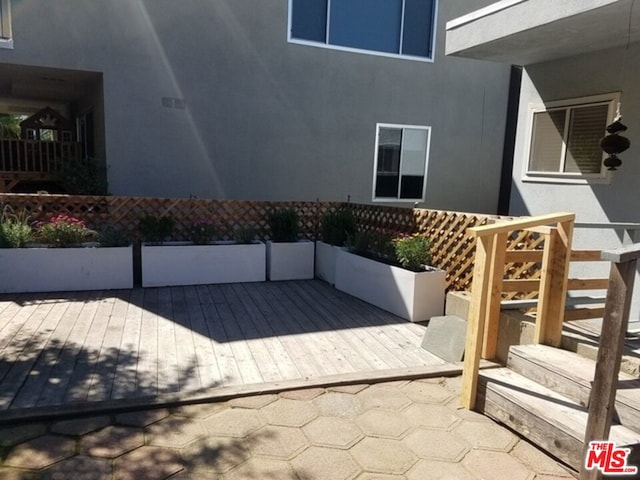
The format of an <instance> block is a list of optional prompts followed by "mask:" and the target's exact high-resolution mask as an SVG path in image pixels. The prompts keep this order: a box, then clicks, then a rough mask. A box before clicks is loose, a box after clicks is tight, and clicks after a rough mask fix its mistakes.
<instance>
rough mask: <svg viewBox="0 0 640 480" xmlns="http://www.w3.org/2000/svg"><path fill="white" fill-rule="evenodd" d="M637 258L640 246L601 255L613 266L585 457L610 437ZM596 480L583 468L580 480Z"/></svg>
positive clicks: (593, 387)
mask: <svg viewBox="0 0 640 480" xmlns="http://www.w3.org/2000/svg"><path fill="white" fill-rule="evenodd" d="M638 257H640V244H636V245H632V246H631V247H627V248H621V249H618V250H613V251H604V252H602V257H601V258H602V259H603V260H609V261H611V262H614V263H613V264H612V265H611V273H610V277H609V290H608V291H607V299H606V303H605V311H604V319H603V321H602V331H601V332H600V345H599V348H598V359H597V362H596V372H595V377H594V380H593V385H592V388H591V398H590V401H589V418H588V420H587V431H586V433H585V438H584V443H585V445H584V455H585V456H586V452H587V450H588V447H589V442H591V441H598V440H607V439H608V437H609V430H610V428H611V420H612V417H613V413H614V408H615V398H616V391H617V388H618V373H619V371H620V362H621V359H622V352H623V349H624V338H625V335H626V332H627V324H628V322H629V309H630V307H631V297H632V293H633V279H634V277H635V271H636V263H637V259H638ZM583 458H584V457H583ZM598 478H601V475H600V473H599V471H598V470H591V471H588V470H586V469H585V467H584V464H583V465H582V467H581V469H580V479H581V480H595V479H598Z"/></svg>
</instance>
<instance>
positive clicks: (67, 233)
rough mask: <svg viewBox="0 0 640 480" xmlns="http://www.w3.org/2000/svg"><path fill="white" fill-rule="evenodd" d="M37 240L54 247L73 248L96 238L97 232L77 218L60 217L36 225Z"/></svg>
mask: <svg viewBox="0 0 640 480" xmlns="http://www.w3.org/2000/svg"><path fill="white" fill-rule="evenodd" d="M36 229H37V234H36V235H37V238H38V239H39V240H40V241H42V242H43V243H46V244H48V245H51V246H54V247H73V246H77V245H80V244H81V243H83V242H86V241H89V240H91V239H92V238H94V237H95V235H96V232H94V231H93V230H90V229H89V228H87V225H86V224H85V223H84V222H83V221H82V220H79V219H77V218H75V217H71V216H69V215H58V216H56V217H51V219H50V220H49V221H48V222H38V223H37V224H36Z"/></svg>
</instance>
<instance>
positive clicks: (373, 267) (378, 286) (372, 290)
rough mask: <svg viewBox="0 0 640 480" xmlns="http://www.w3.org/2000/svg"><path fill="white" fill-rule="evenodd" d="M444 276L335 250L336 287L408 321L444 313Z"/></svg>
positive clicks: (418, 320) (437, 271)
mask: <svg viewBox="0 0 640 480" xmlns="http://www.w3.org/2000/svg"><path fill="white" fill-rule="evenodd" d="M445 278H446V274H445V272H443V271H442V270H433V271H427V272H420V273H415V272H411V271H409V270H405V269H403V268H400V267H395V266H393V265H387V264H385V263H382V262H376V261H375V260H371V259H369V258H365V257H361V256H359V255H354V254H352V253H349V252H347V251H346V250H338V252H337V261H336V288H337V289H338V290H342V291H343V292H346V293H348V294H350V295H353V296H354V297H358V298H360V299H362V300H364V301H365V302H368V303H371V304H372V305H375V306H377V307H380V308H382V309H383V310H387V311H388V312H391V313H394V314H396V315H398V316H399V317H402V318H405V319H407V320H410V321H412V322H421V321H424V320H429V319H430V318H431V317H435V316H438V315H442V314H443V311H444V290H445Z"/></svg>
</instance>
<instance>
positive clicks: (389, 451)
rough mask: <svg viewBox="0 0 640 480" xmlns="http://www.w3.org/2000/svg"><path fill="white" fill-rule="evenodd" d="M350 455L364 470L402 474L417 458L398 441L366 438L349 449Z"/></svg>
mask: <svg viewBox="0 0 640 480" xmlns="http://www.w3.org/2000/svg"><path fill="white" fill-rule="evenodd" d="M350 451H351V454H352V455H353V457H354V458H355V459H356V461H357V462H358V463H359V464H360V465H361V466H362V467H363V469H364V470H367V471H370V472H378V473H393V474H403V473H405V472H406V471H407V470H409V468H411V466H412V465H413V464H414V463H415V462H416V461H417V460H418V457H416V455H415V454H414V453H413V452H412V451H411V450H409V449H408V448H406V446H405V445H404V444H402V443H401V442H400V441H398V440H391V439H386V438H373V437H366V438H365V439H363V440H362V441H361V442H359V443H358V444H356V445H355V446H354V447H353V448H351V450H350Z"/></svg>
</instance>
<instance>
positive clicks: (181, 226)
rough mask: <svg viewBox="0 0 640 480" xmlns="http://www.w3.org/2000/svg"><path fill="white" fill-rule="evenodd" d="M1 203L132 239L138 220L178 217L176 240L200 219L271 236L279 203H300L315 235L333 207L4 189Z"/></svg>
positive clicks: (305, 230) (307, 233) (224, 230)
mask: <svg viewBox="0 0 640 480" xmlns="http://www.w3.org/2000/svg"><path fill="white" fill-rule="evenodd" d="M0 203H4V204H6V205H9V206H10V207H11V208H12V210H14V211H16V212H19V211H25V212H27V213H28V214H29V216H30V218H31V219H32V220H33V221H41V220H48V219H49V218H50V217H52V216H54V215H59V214H66V215H71V216H74V217H76V218H79V219H81V220H84V221H85V222H86V223H87V224H88V225H89V226H91V227H92V228H94V229H100V228H102V227H104V226H111V227H113V228H115V229H117V230H119V231H121V232H122V233H124V234H125V235H126V236H127V237H129V238H131V239H134V240H135V239H139V231H138V223H139V221H140V219H141V218H143V217H145V216H147V215H152V216H156V217H164V216H169V217H171V218H173V219H174V220H175V227H174V232H173V239H174V240H187V238H188V232H189V229H190V227H191V225H192V224H193V223H194V222H197V221H200V220H208V221H212V222H214V223H215V224H216V230H217V232H218V237H219V239H220V240H228V239H232V238H233V236H234V230H235V229H236V228H237V227H246V226H249V227H252V228H254V229H255V231H256V234H257V237H258V238H261V239H268V238H270V231H269V226H268V220H267V219H268V215H269V212H271V211H272V210H274V209H276V208H294V209H295V210H296V211H297V212H298V215H299V218H300V228H301V234H302V235H303V236H304V237H306V238H309V239H315V238H316V236H317V235H318V231H319V228H320V219H321V218H322V215H323V213H324V212H325V211H326V210H327V209H330V208H333V207H334V205H337V204H332V203H327V202H257V201H233V200H205V199H187V198H148V197H100V196H71V195H23V194H4V195H1V196H0Z"/></svg>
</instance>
